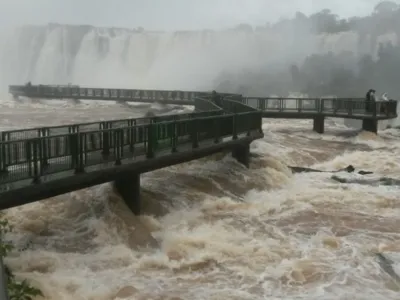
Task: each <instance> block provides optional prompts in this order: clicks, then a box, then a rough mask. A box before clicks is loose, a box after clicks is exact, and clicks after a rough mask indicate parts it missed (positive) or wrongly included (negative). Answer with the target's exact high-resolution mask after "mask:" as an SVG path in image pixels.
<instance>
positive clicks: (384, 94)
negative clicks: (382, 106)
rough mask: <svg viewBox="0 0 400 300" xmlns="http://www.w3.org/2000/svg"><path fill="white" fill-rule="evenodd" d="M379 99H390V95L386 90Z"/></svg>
mask: <svg viewBox="0 0 400 300" xmlns="http://www.w3.org/2000/svg"><path fill="white" fill-rule="evenodd" d="M379 100H380V101H389V97H388V95H387V93H386V92H385V93H383V94H382V96H381V99H379Z"/></svg>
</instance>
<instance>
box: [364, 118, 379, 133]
mask: <svg viewBox="0 0 400 300" xmlns="http://www.w3.org/2000/svg"><path fill="white" fill-rule="evenodd" d="M362 129H363V130H365V131H369V132H373V133H378V121H377V120H375V119H364V120H362Z"/></svg>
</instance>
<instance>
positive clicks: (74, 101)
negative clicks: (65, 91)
mask: <svg viewBox="0 0 400 300" xmlns="http://www.w3.org/2000/svg"><path fill="white" fill-rule="evenodd" d="M68 103H71V104H75V105H77V104H80V103H81V101H80V100H79V99H78V98H70V99H68Z"/></svg>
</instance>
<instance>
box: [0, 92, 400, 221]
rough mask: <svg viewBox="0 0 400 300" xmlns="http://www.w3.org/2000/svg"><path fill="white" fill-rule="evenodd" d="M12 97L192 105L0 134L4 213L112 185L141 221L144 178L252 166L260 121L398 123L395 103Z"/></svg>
mask: <svg viewBox="0 0 400 300" xmlns="http://www.w3.org/2000/svg"><path fill="white" fill-rule="evenodd" d="M10 93H11V94H12V95H13V96H14V97H15V98H18V97H29V98H41V99H75V100H80V99H93V100H113V101H137V102H141V101H149V102H160V103H166V104H176V103H178V102H179V103H185V104H186V105H193V106H194V108H195V109H194V112H193V113H190V114H176V115H164V116H157V117H148V118H136V119H122V120H109V121H101V122H90V123H81V124H70V125H60V126H51V127H40V128H30V129H21V130H11V131H4V132H1V133H0V209H6V208H10V207H14V206H18V205H23V204H25V203H30V202H34V201H39V200H41V199H45V198H49V197H53V196H56V195H59V194H63V193H68V192H71V191H74V190H78V189H82V188H86V187H89V186H92V185H97V184H101V183H104V182H109V181H114V182H115V187H116V189H117V190H118V191H119V193H120V194H121V195H122V197H123V198H124V200H125V201H126V203H127V204H128V206H129V207H130V208H131V209H132V211H133V212H134V213H135V214H139V213H140V193H139V191H140V174H142V173H145V172H149V171H152V170H156V169H159V168H163V167H167V166H171V165H174V164H179V163H182V162H187V161H190V160H194V159H198V158H201V157H204V156H207V155H210V154H213V153H216V152H219V151H231V152H232V154H233V156H234V157H235V158H236V159H237V160H238V161H239V162H241V163H242V164H244V165H246V166H248V164H249V145H250V143H251V142H252V141H253V140H255V139H260V138H262V137H263V132H262V118H299V119H313V120H314V130H315V131H317V132H319V133H323V131H324V119H325V118H326V117H336V118H352V119H361V120H363V127H364V129H365V130H370V131H374V132H376V131H377V122H378V120H384V119H391V118H396V117H397V113H396V104H397V102H396V101H391V102H385V103H383V102H382V103H381V102H377V103H370V104H369V108H368V110H367V109H366V104H367V105H368V103H366V102H365V101H364V100H362V99H295V98H293V99H283V98H266V97H264V98H262V97H258V98H246V97H242V96H241V95H236V94H217V93H209V92H191V91H189V92H188V91H153V90H150V91H149V90H122V89H95V88H80V87H70V86H67V87H63V86H62V87H54V86H42V85H39V86H10ZM371 108H372V109H371Z"/></svg>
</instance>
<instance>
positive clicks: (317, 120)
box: [313, 115, 325, 133]
mask: <svg viewBox="0 0 400 300" xmlns="http://www.w3.org/2000/svg"><path fill="white" fill-rule="evenodd" d="M313 122H314V124H313V130H314V131H315V132H318V133H324V131H325V116H322V115H321V116H316V117H314V121H313Z"/></svg>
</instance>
